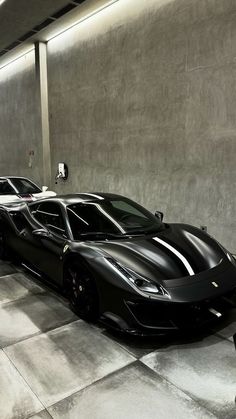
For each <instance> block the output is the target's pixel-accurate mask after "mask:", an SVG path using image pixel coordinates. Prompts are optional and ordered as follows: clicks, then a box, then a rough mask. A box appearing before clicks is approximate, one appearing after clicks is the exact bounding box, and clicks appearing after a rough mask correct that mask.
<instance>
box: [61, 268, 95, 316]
mask: <svg viewBox="0 0 236 419" xmlns="http://www.w3.org/2000/svg"><path fill="white" fill-rule="evenodd" d="M64 284H65V288H66V294H67V298H68V299H69V301H70V305H71V307H72V309H73V311H75V313H76V314H78V316H79V317H80V318H81V319H83V320H87V321H96V320H97V319H98V317H99V298H98V292H97V288H96V284H95V281H94V279H93V278H92V276H91V274H90V273H89V272H88V270H87V269H86V268H85V267H84V266H82V265H81V264H80V263H78V262H77V261H76V260H72V261H71V262H69V263H68V264H67V265H66V267H65V270H64Z"/></svg>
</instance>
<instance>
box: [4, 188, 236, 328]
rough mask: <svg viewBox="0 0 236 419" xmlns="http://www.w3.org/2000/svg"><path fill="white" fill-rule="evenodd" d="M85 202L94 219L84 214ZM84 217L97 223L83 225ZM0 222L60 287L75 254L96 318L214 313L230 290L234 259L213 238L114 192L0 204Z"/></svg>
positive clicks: (159, 318)
mask: <svg viewBox="0 0 236 419" xmlns="http://www.w3.org/2000/svg"><path fill="white" fill-rule="evenodd" d="M68 209H69V210H68ZM91 209H92V211H96V213H94V215H93V217H95V218H96V217H97V218H96V220H95V219H94V218H93V219H92V221H91V220H90V218H89V213H90V212H91ZM69 211H70V212H72V213H73V214H72V215H73V217H75V224H76V220H77V221H78V225H80V223H82V224H81V225H82V227H81V228H82V230H81V231H75V224H74V225H72V224H73V223H72V221H71V220H72V219H71V218H70V216H68V214H69ZM91 214H93V212H91ZM95 221H96V223H95ZM91 223H92V224H93V223H95V224H96V226H98V225H101V226H102V228H103V229H104V230H102V229H100V230H99V231H98V230H97V231H91V228H92V227H91ZM0 229H1V232H2V233H3V236H4V245H6V246H7V248H8V249H10V250H11V251H14V252H15V253H17V255H18V256H20V258H21V259H22V260H23V261H24V262H25V263H27V264H28V265H30V266H31V267H33V269H34V270H36V271H38V272H39V273H42V274H43V275H45V276H46V277H47V279H49V280H50V281H52V282H54V283H55V284H57V285H58V286H60V287H62V288H63V287H64V277H65V268H67V269H68V267H69V266H70V264H71V263H72V261H74V260H75V259H76V261H77V262H78V264H81V266H82V267H83V270H84V269H86V270H87V272H88V275H89V277H90V278H93V279H94V281H95V284H96V289H97V294H98V296H99V317H100V319H101V320H103V321H104V322H105V323H106V324H108V325H110V326H112V327H115V328H117V329H122V330H124V331H126V332H129V333H133V334H146V333H153V334H156V333H164V332H167V331H171V330H172V331H173V330H178V329H181V328H185V327H188V328H193V327H195V326H198V325H200V324H202V323H205V322H206V321H209V320H213V319H217V317H221V315H222V313H224V311H225V310H226V309H227V308H228V304H229V303H230V301H231V300H232V296H233V295H234V293H235V290H236V262H235V260H234V258H233V256H232V255H231V254H230V253H229V252H227V251H226V250H225V249H224V248H223V247H222V246H221V245H220V244H219V243H218V242H217V241H216V240H214V239H213V238H212V237H211V236H209V235H208V234H207V233H205V232H203V231H201V230H200V229H198V228H196V227H193V226H190V225H186V224H164V223H163V222H162V221H161V219H160V218H158V217H155V216H154V215H152V214H151V213H149V212H148V211H147V210H145V209H144V208H142V207H141V206H139V205H138V204H136V203H134V202H133V201H130V200H128V199H127V198H124V197H121V196H119V195H113V194H104V193H101V194H100V193H99V194H89V193H88V194H77V195H67V196H57V197H55V198H48V199H43V200H40V201H37V202H36V203H33V204H29V205H27V204H26V203H21V204H12V205H5V206H1V207H0ZM73 229H74V230H73ZM75 235H76V239H77V240H74V237H75Z"/></svg>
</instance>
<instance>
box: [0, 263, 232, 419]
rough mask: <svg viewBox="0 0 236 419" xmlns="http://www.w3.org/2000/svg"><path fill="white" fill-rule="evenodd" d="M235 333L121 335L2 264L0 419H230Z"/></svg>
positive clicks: (227, 325) (223, 328)
mask: <svg viewBox="0 0 236 419" xmlns="http://www.w3.org/2000/svg"><path fill="white" fill-rule="evenodd" d="M235 332H236V311H235V310H232V312H231V314H230V316H229V318H228V319H226V320H224V321H222V322H221V323H220V324H218V325H217V327H216V326H215V328H214V330H205V332H204V334H201V335H200V334H198V335H196V334H195V336H193V335H192V336H182V337H179V338H178V340H176V338H175V340H174V338H173V337H172V338H170V337H169V338H162V339H160V338H159V339H157V338H155V339H153V338H152V339H138V338H136V339H134V338H132V339H131V338H128V337H126V338H125V337H122V336H119V335H117V334H114V333H111V332H108V331H105V330H104V329H103V328H102V327H98V326H95V325H89V324H87V323H85V322H83V321H82V320H80V319H78V318H77V317H76V316H75V315H74V314H73V313H72V312H71V310H70V309H69V307H68V304H67V302H66V301H65V300H64V299H63V298H62V297H61V296H60V295H58V294H57V293H55V292H54V291H52V290H51V289H49V288H48V287H47V286H45V285H44V284H42V283H40V282H38V281H37V280H36V279H35V278H33V277H31V276H29V275H28V274H26V273H25V272H20V271H19V269H17V268H16V267H14V266H12V265H10V264H7V263H0V348H2V349H0V419H14V418H15V419H18V418H22V419H23V418H34V419H37V418H38V419H40V418H41V419H50V418H51V419H52V418H54V419H61V418H64V419H87V418H89V419H126V418H127V419H145V418H148V419H149V418H150V419H155V418H158V419H159V418H160V419H162V418H163V419H168V418H171V419H172V418H175V419H185V418H186V419H191V418H194V419H195V418H224V419H227V418H228V419H229V418H230V419H236V404H235V396H236V351H235V347H234V343H233V338H232V336H233V334H234V333H235Z"/></svg>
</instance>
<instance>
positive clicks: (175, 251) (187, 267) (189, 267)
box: [153, 237, 194, 275]
mask: <svg viewBox="0 0 236 419" xmlns="http://www.w3.org/2000/svg"><path fill="white" fill-rule="evenodd" d="M153 240H155V241H156V242H158V243H160V244H162V246H164V247H166V248H167V249H168V250H170V251H171V252H173V253H174V254H175V255H176V256H177V257H178V258H179V259H180V260H181V262H183V264H184V266H185V268H186V269H187V271H188V273H189V275H194V270H193V268H192V267H191V265H190V263H189V262H188V261H187V259H186V257H184V256H183V255H182V254H181V253H180V252H179V251H178V250H176V249H175V248H174V247H173V246H171V245H170V244H168V243H166V242H165V241H164V240H162V239H159V237H153Z"/></svg>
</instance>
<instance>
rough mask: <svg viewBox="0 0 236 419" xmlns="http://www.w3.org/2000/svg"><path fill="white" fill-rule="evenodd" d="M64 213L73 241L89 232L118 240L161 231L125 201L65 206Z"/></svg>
mask: <svg viewBox="0 0 236 419" xmlns="http://www.w3.org/2000/svg"><path fill="white" fill-rule="evenodd" d="M67 213H68V218H69V222H70V226H71V230H72V234H73V237H74V239H75V240H77V239H81V235H82V236H83V235H92V234H93V233H94V234H95V233H100V234H101V233H104V234H108V235H109V234H114V235H117V237H118V236H122V235H124V234H146V233H151V232H157V231H160V230H161V229H162V228H163V224H162V222H161V221H160V220H159V219H158V218H156V217H155V216H154V215H152V214H151V213H150V212H149V211H147V210H146V209H145V208H143V207H141V206H140V205H138V204H136V203H135V202H133V201H131V200H129V199H126V198H120V199H112V200H108V199H104V200H100V201H99V202H86V203H81V204H73V205H69V206H68V207H67Z"/></svg>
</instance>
